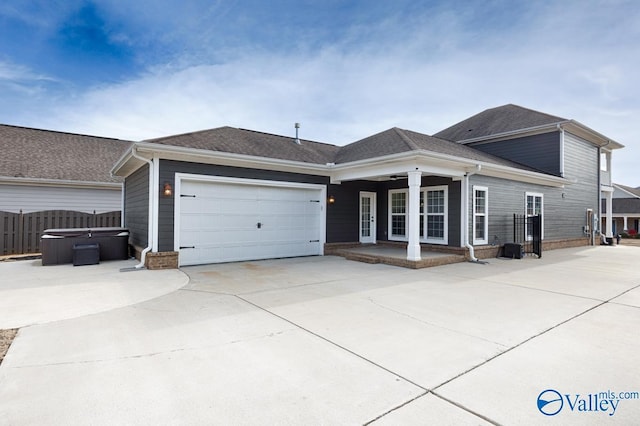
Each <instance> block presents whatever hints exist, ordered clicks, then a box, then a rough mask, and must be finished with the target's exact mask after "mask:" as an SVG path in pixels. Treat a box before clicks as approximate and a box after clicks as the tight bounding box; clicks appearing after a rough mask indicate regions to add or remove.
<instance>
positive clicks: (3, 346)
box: [0, 328, 18, 364]
mask: <svg viewBox="0 0 640 426" xmlns="http://www.w3.org/2000/svg"><path fill="white" fill-rule="evenodd" d="M16 334H18V329H17V328H11V329H9V330H0V364H2V360H3V359H4V356H5V355H6V354H7V351H8V350H9V346H11V342H13V339H14V338H15V337H16Z"/></svg>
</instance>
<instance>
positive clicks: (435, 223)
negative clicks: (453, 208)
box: [389, 186, 448, 244]
mask: <svg viewBox="0 0 640 426" xmlns="http://www.w3.org/2000/svg"><path fill="white" fill-rule="evenodd" d="M447 194H448V188H447V186H434V187H426V188H421V189H420V222H419V224H420V229H419V235H420V241H422V242H425V243H434V244H447V237H448V228H447V212H448V202H447ZM408 214H409V191H408V190H407V189H393V190H390V191H389V239H390V240H398V241H406V240H407V239H408V235H409V234H408V232H409V229H408V223H409V218H408Z"/></svg>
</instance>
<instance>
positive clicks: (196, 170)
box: [157, 160, 357, 251]
mask: <svg viewBox="0 0 640 426" xmlns="http://www.w3.org/2000/svg"><path fill="white" fill-rule="evenodd" d="M176 173H191V174H197V175H207V176H224V177H235V178H242V179H259V180H273V181H281V182H299V183H312V184H324V185H327V184H328V183H329V178H328V177H324V176H314V175H306V174H299V173H286V172H277V171H271V170H259V169H248V168H241V167H230V166H218V165H212V164H201V163H188V162H183V161H173V160H161V161H160V186H163V185H164V183H165V182H169V183H170V184H171V186H173V187H175V174H176ZM157 190H158V191H160V190H161V188H157ZM174 218H175V216H174V198H173V197H163V196H160V199H159V211H158V251H171V250H173V249H174V247H173V224H174ZM327 221H328V220H327ZM356 232H357V231H356Z"/></svg>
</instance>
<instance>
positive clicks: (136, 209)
mask: <svg viewBox="0 0 640 426" xmlns="http://www.w3.org/2000/svg"><path fill="white" fill-rule="evenodd" d="M148 216H149V165H146V164H145V165H144V166H143V167H141V168H140V169H138V170H136V171H135V172H134V173H133V174H131V175H130V176H128V177H127V178H126V180H125V184H124V226H125V227H126V228H129V235H130V237H129V243H131V244H133V245H135V246H138V247H146V246H147V243H148V233H149V217H148Z"/></svg>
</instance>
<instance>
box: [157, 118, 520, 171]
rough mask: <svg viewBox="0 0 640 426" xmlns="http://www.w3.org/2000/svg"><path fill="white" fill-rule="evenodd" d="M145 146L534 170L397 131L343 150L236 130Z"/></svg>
mask: <svg viewBox="0 0 640 426" xmlns="http://www.w3.org/2000/svg"><path fill="white" fill-rule="evenodd" d="M145 142H151V143H156V144H162V145H171V146H180V147H184V148H193V149H202V150H209V151H216V152H226V153H233V154H241V155H250V156H254V157H264V158H277V159H281V160H290V161H300V162H304V163H311V164H327V163H335V164H342V163H349V162H353V161H358V160H366V159H369V158H376V157H382V156H386V155H391V154H399V153H403V152H408V151H417V150H425V151H432V152H436V153H440V154H446V155H450V156H455V157H460V158H466V159H471V160H476V161H484V162H488V163H494V164H502V165H505V166H510V167H517V168H521V169H526V170H532V169H530V168H528V167H526V166H523V165H521V164H518V163H514V162H512V161H508V160H505V159H502V158H499V157H496V156H493V155H490V154H486V153H484V152H481V151H478V150H476V149H474V148H471V147H467V146H464V145H460V144H458V143H455V142H451V141H446V140H443V139H439V138H435V137H433V136H428V135H425V134H422V133H417V132H412V131H409V130H403V129H399V128H397V127H394V128H392V129H389V130H386V131H384V132H380V133H378V134H375V135H373V136H369V137H367V138H364V139H361V140H359V141H357V142H354V143H351V144H349V145H346V146H343V147H339V146H335V145H330V144H326V143H320V142H312V141H307V140H301V143H300V145H298V144H296V143H295V142H294V138H292V137H286V136H279V135H273V134H269V133H262V132H256V131H253V130H245V129H237V128H234V127H219V128H216V129H211V130H203V131H199V132H193V133H185V134H182V135H175V136H167V137H163V138H158V139H149V140H146V141H145Z"/></svg>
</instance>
